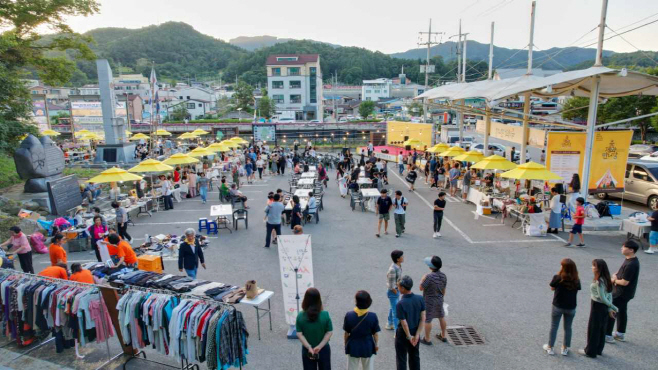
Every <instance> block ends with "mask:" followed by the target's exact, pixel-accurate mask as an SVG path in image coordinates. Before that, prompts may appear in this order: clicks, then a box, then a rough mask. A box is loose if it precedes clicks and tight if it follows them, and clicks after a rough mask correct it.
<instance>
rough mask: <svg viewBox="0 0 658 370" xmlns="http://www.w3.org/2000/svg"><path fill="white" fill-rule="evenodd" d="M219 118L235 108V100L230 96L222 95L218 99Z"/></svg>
mask: <svg viewBox="0 0 658 370" xmlns="http://www.w3.org/2000/svg"><path fill="white" fill-rule="evenodd" d="M216 104H217V105H216V106H217V116H218V117H220V118H221V117H222V116H223V115H225V114H226V113H228V112H230V111H231V107H233V106H234V104H233V100H232V99H231V98H229V97H228V96H225V95H222V96H220V97H219V98H217V103H216Z"/></svg>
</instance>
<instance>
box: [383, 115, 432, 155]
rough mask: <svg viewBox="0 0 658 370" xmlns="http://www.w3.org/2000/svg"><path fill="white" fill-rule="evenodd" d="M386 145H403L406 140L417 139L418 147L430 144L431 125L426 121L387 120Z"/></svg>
mask: <svg viewBox="0 0 658 370" xmlns="http://www.w3.org/2000/svg"><path fill="white" fill-rule="evenodd" d="M386 131H387V132H386V145H395V146H403V143H404V142H405V141H406V140H411V139H415V140H419V141H420V142H422V143H423V145H421V146H418V149H423V148H424V147H425V146H427V147H428V148H429V147H430V146H432V125H431V124H427V123H414V122H400V121H388V122H387V123H386Z"/></svg>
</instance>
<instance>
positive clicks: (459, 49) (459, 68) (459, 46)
mask: <svg viewBox="0 0 658 370" xmlns="http://www.w3.org/2000/svg"><path fill="white" fill-rule="evenodd" d="M461 56H462V20H461V19H460V20H459V39H458V40H457V83H459V81H461V77H460V75H461V73H462V60H461Z"/></svg>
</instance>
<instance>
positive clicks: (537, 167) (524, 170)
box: [500, 162, 562, 180]
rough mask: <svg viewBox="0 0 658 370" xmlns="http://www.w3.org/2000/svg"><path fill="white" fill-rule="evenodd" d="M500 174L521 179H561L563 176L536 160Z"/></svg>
mask: <svg viewBox="0 0 658 370" xmlns="http://www.w3.org/2000/svg"><path fill="white" fill-rule="evenodd" d="M500 176H502V177H509V178H511V179H519V180H560V179H561V178H562V177H560V176H558V175H557V174H555V173H553V172H551V171H549V170H547V169H546V167H545V166H543V165H541V164H539V163H536V162H528V163H524V164H521V165H518V166H517V167H516V168H515V169H513V170H510V171H507V172H503V173H501V174H500Z"/></svg>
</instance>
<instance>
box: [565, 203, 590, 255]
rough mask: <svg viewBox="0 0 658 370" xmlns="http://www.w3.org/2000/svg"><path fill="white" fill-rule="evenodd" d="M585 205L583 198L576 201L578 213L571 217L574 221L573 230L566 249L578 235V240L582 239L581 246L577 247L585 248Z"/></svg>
mask: <svg viewBox="0 0 658 370" xmlns="http://www.w3.org/2000/svg"><path fill="white" fill-rule="evenodd" d="M584 204H585V199H583V197H578V198H577V199H576V213H575V214H573V215H572V216H571V217H572V218H573V220H574V223H573V228H572V229H571V233H570V234H569V241H568V242H567V244H565V245H564V246H565V247H570V246H571V242H572V241H573V236H574V235H575V234H578V238H580V244H578V245H576V247H584V246H585V239H584V238H583V224H584V223H585V207H583V205H584Z"/></svg>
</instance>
